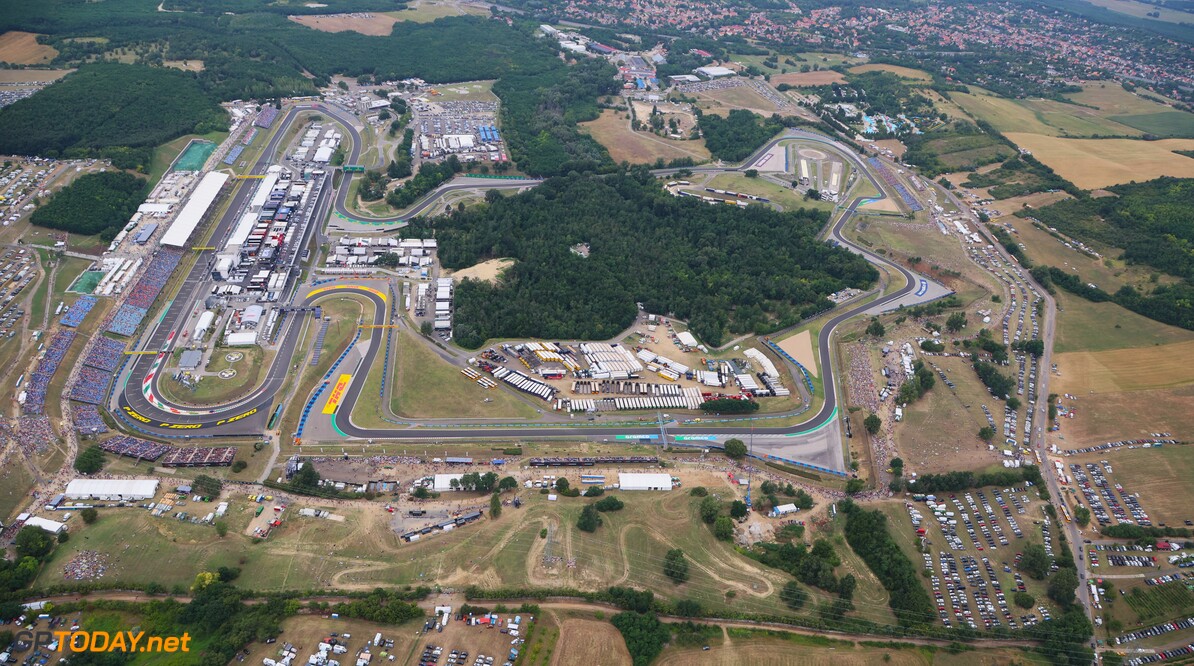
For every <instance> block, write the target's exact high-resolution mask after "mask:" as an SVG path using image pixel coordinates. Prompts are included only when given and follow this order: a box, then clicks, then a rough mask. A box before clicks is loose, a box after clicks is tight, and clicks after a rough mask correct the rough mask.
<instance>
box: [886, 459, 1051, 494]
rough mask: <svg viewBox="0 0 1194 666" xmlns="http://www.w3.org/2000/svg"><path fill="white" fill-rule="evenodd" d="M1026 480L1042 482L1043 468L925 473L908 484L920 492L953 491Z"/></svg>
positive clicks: (1034, 466)
mask: <svg viewBox="0 0 1194 666" xmlns="http://www.w3.org/2000/svg"><path fill="white" fill-rule="evenodd" d="M1025 481H1028V482H1031V483H1034V484H1038V485H1039V484H1040V483H1041V470H1040V468H1038V467H1037V466H1036V465H1025V466H1023V467H1021V468H1020V469H1005V470H998V471H994V472H981V473H975V472H946V473H945V474H923V475H921V476H919V477H917V478H916V480H915V481H909V482H908V485H909V486H910V487H911V488H912V489H913V490H914V491H915V492H918V493H937V492H953V491H958V490H966V489H969V488H982V487H983V486H1003V487H1007V486H1014V485H1018V484H1020V483H1023V482H1025Z"/></svg>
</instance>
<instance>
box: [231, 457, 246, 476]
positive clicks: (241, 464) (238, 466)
mask: <svg viewBox="0 0 1194 666" xmlns="http://www.w3.org/2000/svg"><path fill="white" fill-rule="evenodd" d="M248 466H249V463H247V462H245V461H243V460H237V461H236V462H234V463H232V473H233V474H239V473H240V472H243V471H245V468H246V467H248Z"/></svg>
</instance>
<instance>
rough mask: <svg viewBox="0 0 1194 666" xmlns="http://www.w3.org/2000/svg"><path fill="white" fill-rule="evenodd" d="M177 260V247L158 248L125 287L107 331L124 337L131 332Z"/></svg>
mask: <svg viewBox="0 0 1194 666" xmlns="http://www.w3.org/2000/svg"><path fill="white" fill-rule="evenodd" d="M181 260H182V252H181V251H179V250H174V249H169V248H164V249H162V250H159V251H158V253H157V254H156V255H154V257H153V259H152V260H150V262H149V264H148V265H147V266H146V267H145V271H144V272H143V273H142V274H141V279H139V280H137V284H135V285H133V288H132V289H130V290H129V292H128V298H126V299H125V302H124V305H122V306H120V309H119V310H117V311H116V314H115V315H114V316H113V317H112V321H111V322H110V323H109V325H108V331H110V332H112V333H116V334H117V335H124V336H128V335H132V334H133V333H135V332H136V330H137V327H138V326H140V325H141V320H143V319H145V315H146V314H148V313H149V308H150V307H151V306H153V302H154V301H155V300H157V297H158V294H160V293H161V291H162V288H163V287H165V286H166V281H167V280H169V279H170V275H171V274H172V273H173V272H174V269H175V268H177V267H178V262H179V261H181Z"/></svg>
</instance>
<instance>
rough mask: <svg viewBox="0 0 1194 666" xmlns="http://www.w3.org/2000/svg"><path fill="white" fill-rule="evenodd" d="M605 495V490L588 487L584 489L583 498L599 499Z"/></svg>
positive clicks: (598, 487) (599, 487)
mask: <svg viewBox="0 0 1194 666" xmlns="http://www.w3.org/2000/svg"><path fill="white" fill-rule="evenodd" d="M604 494H605V488H602V487H601V486H589V487H588V488H586V489H585V492H584V495H585V497H601V496H602V495H604Z"/></svg>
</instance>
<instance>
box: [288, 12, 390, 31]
mask: <svg viewBox="0 0 1194 666" xmlns="http://www.w3.org/2000/svg"><path fill="white" fill-rule="evenodd" d="M290 20H291V21H294V22H295V23H299V24H302V25H305V26H307V27H308V28H311V29H313V30H318V31H320V32H344V31H346V30H351V31H352V32H359V33H361V34H362V35H371V36H374V37H385V36H386V35H389V34H390V32H391V31H392V30H393V29H394V24H395V23H397V22H398V21H399V19H398V18H396V17H394V16H392V15H391V14H387V13H382V12H370V13H369V15H368V16H367V17H366V16H349V15H347V14H327V15H323V16H319V15H314V14H307V15H302V16H291V17H290Z"/></svg>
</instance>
